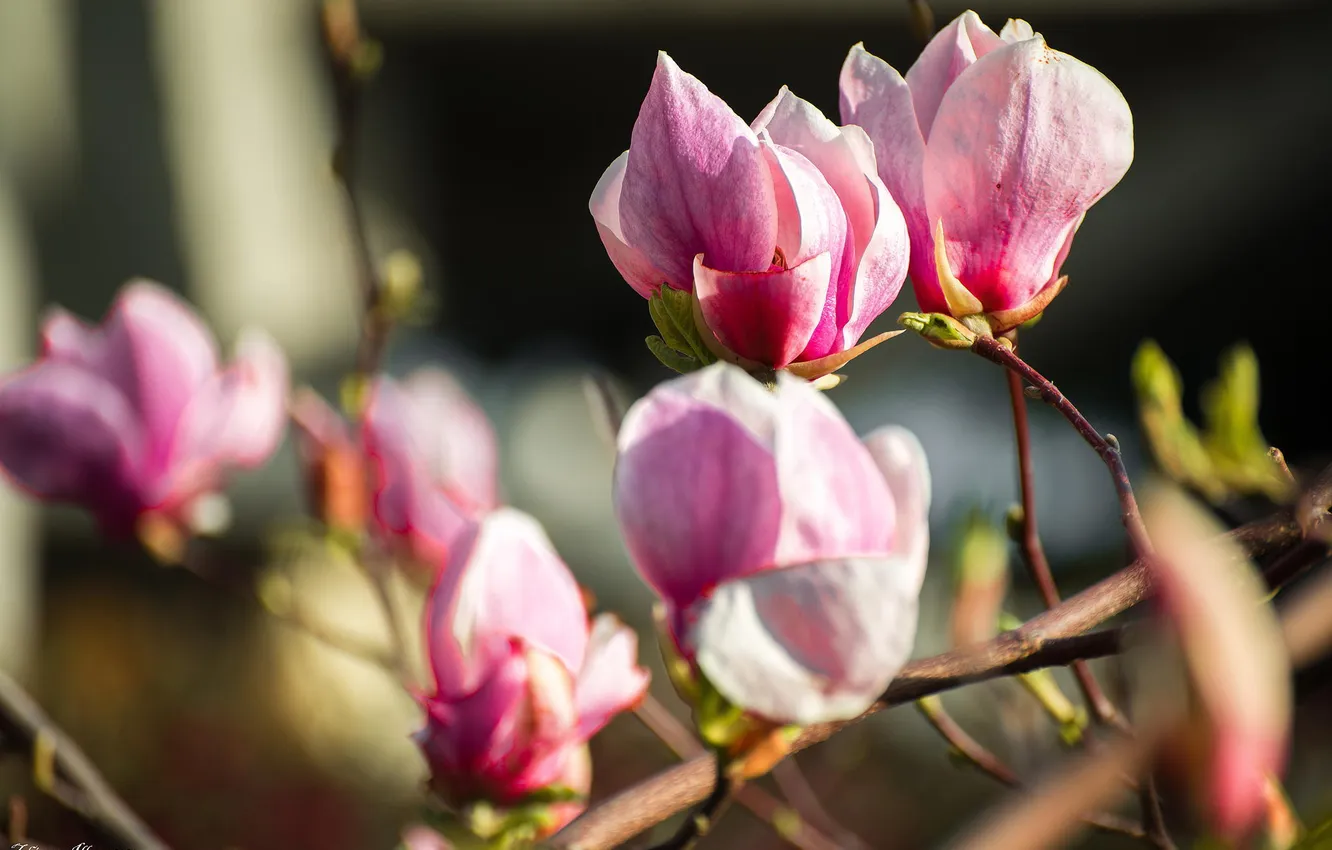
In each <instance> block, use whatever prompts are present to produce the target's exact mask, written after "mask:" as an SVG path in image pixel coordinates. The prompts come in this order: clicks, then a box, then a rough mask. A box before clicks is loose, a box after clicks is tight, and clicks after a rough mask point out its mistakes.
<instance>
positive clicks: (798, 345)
mask: <svg viewBox="0 0 1332 850" xmlns="http://www.w3.org/2000/svg"><path fill="white" fill-rule="evenodd" d="M831 274H832V258H831V257H830V256H829V255H828V254H826V253H824V254H819V255H818V256H816V257H814V258H812V259H810V260H807V261H805V262H804V263H802V264H801V265H798V266H795V267H794V268H790V269H783V270H781V271H772V272H724V271H718V270H716V269H713V268H709V267H707V266H705V265H703V255H702V254H699V255H698V259H697V260H696V262H695V264H694V285H695V286H696V287H697V288H698V299H699V307H700V308H701V309H702V311H703V318H704V320H705V321H706V322H707V324H708V328H709V329H710V330H711V331H712V332H713V334H715V335H716V337H717V339H718V340H719V341H720V342H721V343H722V345H725V346H726V347H727V348H729V349H730V350H731V351H734V352H735V353H736V354H739V355H740V356H741V357H746V358H748V359H750V360H755V361H757V362H759V363H765V364H768V365H770V366H772V367H773V368H777V369H780V368H782V367H783V366H786V365H787V364H789V363H791V362H792V361H794V360H795V359H797V358H798V357H799V356H800V355H801V352H803V351H805V350H806V347H807V346H808V345H809V342H810V337H811V335H812V334H813V333H814V329H815V328H817V327H818V326H819V323H820V322H821V321H822V320H823V318H824V310H825V308H826V307H827V301H828V289H829V284H830V277H831Z"/></svg>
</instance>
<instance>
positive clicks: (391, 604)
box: [321, 0, 411, 686]
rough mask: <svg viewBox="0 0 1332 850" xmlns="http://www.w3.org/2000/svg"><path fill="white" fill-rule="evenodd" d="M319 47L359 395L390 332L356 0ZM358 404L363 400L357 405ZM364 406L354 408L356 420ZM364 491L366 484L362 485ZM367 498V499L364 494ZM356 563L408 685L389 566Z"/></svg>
mask: <svg viewBox="0 0 1332 850" xmlns="http://www.w3.org/2000/svg"><path fill="white" fill-rule="evenodd" d="M321 14H322V23H323V32H324V45H325V47H326V48H327V51H328V59H329V66H330V68H331V70H332V76H333V89H334V100H335V102H336V105H337V140H336V142H335V143H334V147H333V173H334V175H335V176H336V177H337V179H338V183H339V184H340V185H341V187H342V194H343V197H344V199H345V202H346V208H347V224H348V229H349V230H350V232H351V243H352V249H353V251H354V252H355V255H356V278H357V285H358V289H359V291H360V294H361V302H362V303H361V334H360V339H359V340H358V342H357V346H356V366H355V376H356V378H357V379H358V380H359V381H360V382H361V385H360V387H358V391H362V390H363V389H364V387H365V386H366V385H368V383H369V382H370V381H371V380H372V379H373V378H374V376H375V374H376V373H377V372H378V371H379V367H380V362H381V361H382V360H383V357H384V351H385V349H386V348H387V347H388V338H389V333H390V332H391V331H392V329H393V321H392V317H391V315H390V312H389V311H388V310H387V309H385V305H384V303H383V301H384V284H383V281H382V280H381V279H380V275H379V272H378V270H377V269H376V268H375V262H374V256H373V254H372V252H371V250H370V238H369V231H368V229H367V228H366V222H365V213H364V210H363V209H362V206H361V200H360V195H359V193H358V192H357V187H356V166H357V157H356V153H357V143H358V141H359V138H360V129H361V126H360V125H361V120H360V119H361V94H362V90H363V89H364V86H365V82H366V80H367V78H368V76H369V74H368V72H367V70H366V68H365V67H364V66H363V62H364V58H365V54H366V52H367V47H368V45H369V44H370V42H369V41H368V40H367V39H366V37H365V33H364V32H363V31H362V30H361V22H360V17H359V15H358V14H357V11H356V2H355V0H324V3H323V6H322V8H321ZM362 401H363V400H362ZM362 412H363V405H361V404H358V405H357V407H356V411H355V417H354V418H355V419H359V418H360V417H361V415H362ZM367 486H368V484H367ZM367 496H369V494H367ZM360 561H361V564H362V567H363V568H364V569H365V573H366V575H367V576H368V577H369V579H370V582H371V583H372V584H373V585H374V588H375V596H376V598H378V600H379V603H380V607H381V608H382V609H383V611H384V619H385V621H386V622H387V624H388V631H389V640H390V646H391V649H390V653H391V656H390V657H391V663H392V666H393V670H394V671H395V672H396V673H397V674H398V677H399V678H400V679H401V680H402V682H403V684H405V685H408V686H410V685H411V676H410V673H409V671H408V662H407V646H406V643H405V638H404V637H403V630H402V628H401V622H402V619H401V616H400V612H399V610H398V605H397V602H396V600H395V599H394V596H393V590H392V588H391V587H390V585H389V579H390V576H391V574H392V571H393V570H392V565H391V564H390V563H388V562H387V561H386V560H385V559H384V558H383V557H382V556H381V554H380V553H379V552H376V551H373V548H372V547H371V546H370V545H369V544H368V542H363V543H362V546H361V550H360Z"/></svg>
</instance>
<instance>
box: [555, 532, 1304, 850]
mask: <svg viewBox="0 0 1332 850" xmlns="http://www.w3.org/2000/svg"><path fill="white" fill-rule="evenodd" d="M1227 536H1228V537H1230V538H1231V539H1232V540H1234V541H1235V542H1236V543H1238V544H1239V545H1240V546H1242V547H1243V548H1244V549H1245V551H1247V552H1248V553H1249V555H1250V556H1251V557H1253V558H1255V559H1260V558H1264V557H1266V556H1268V555H1272V554H1274V553H1281V552H1285V551H1287V550H1289V549H1291V548H1293V547H1294V546H1295V545H1296V544H1298V543H1299V542H1300V541H1301V539H1302V538H1301V531H1300V527H1299V525H1298V524H1297V523H1296V521H1295V517H1294V514H1293V512H1291V511H1283V512H1281V513H1279V514H1276V515H1275V516H1272V517H1269V518H1267V519H1264V520H1259V521H1257V522H1254V523H1250V524H1249V525H1246V526H1241V527H1240V528H1238V529H1235V530H1234V531H1231V532H1228V534H1227ZM1311 560H1312V558H1311ZM1151 592H1152V578H1151V574H1150V572H1149V570H1148V566H1147V564H1146V563H1145V562H1144V561H1142V560H1137V561H1134V562H1133V563H1132V564H1130V565H1129V566H1127V567H1125V568H1124V569H1122V570H1120V571H1119V572H1117V573H1115V574H1114V575H1112V576H1110V577H1109V578H1106V579H1104V580H1102V581H1101V582H1099V583H1097V584H1094V585H1092V586H1091V587H1089V588H1087V589H1086V590H1084V591H1082V592H1081V593H1079V594H1077V595H1075V596H1071V597H1069V598H1068V599H1067V600H1065V601H1064V602H1063V603H1061V604H1060V605H1058V606H1056V607H1054V608H1052V609H1050V610H1049V611H1046V612H1044V613H1042V614H1040V615H1038V616H1037V617H1035V618H1033V619H1031V620H1029V621H1028V622H1026V623H1025V624H1023V626H1022V627H1021V628H1019V629H1015V630H1013V631H1010V632H1005V633H1003V634H1001V635H999V636H998V637H996V638H994V639H993V640H991V641H988V642H986V643H984V644H981V645H979V646H977V647H968V648H963V649H956V650H952V651H950V652H945V653H943V654H941V655H936V656H933V657H931V658H924V659H920V660H917V661H913V662H911V663H909V664H907V665H906V667H904V668H903V670H902V672H901V673H900V674H899V675H898V677H897V678H896V679H895V680H894V681H893V683H892V684H891V685H889V686H888V689H887V690H886V691H885V692H884V694H883V696H882V697H880V699H879V701H878V702H876V703H875V704H874V705H873V706H871V707H870V709H869V710H868V711H867V712H866V713H865V715H863V716H868V715H871V714H874V713H877V712H879V711H882V710H883V709H885V708H889V707H891V706H894V705H900V704H902V703H904V702H910V701H912V700H916V699H919V698H920V697H923V696H928V695H929V694H934V693H940V692H942V691H946V690H950V689H953V688H957V687H960V686H962V685H965V684H970V683H972V682H978V681H983V680H986V679H993V678H997V677H1000V676H1006V675H1011V674H1014V673H1021V672H1026V671H1028V670H1035V669H1039V668H1041V667H1054V666H1062V665H1067V664H1069V663H1071V662H1072V661H1074V660H1077V659H1080V658H1083V659H1088V658H1096V657H1100V656H1104V655H1108V654H1111V653H1113V652H1116V651H1118V650H1119V648H1120V641H1121V640H1122V633H1121V632H1120V631H1118V630H1110V631H1104V632H1096V633H1093V634H1084V633H1085V632H1087V631H1089V630H1090V629H1093V628H1095V627H1096V626H1098V625H1100V624H1102V623H1104V622H1105V621H1107V620H1109V619H1110V618H1112V617H1114V616H1116V615H1118V614H1120V613H1122V612H1124V611H1126V610H1128V609H1129V608H1131V607H1133V606H1134V605H1136V604H1138V603H1139V602H1141V601H1143V600H1144V599H1146V598H1147V597H1148V596H1150V595H1151ZM859 719H860V718H857V719H856V720H851V721H846V722H841V723H825V724H819V725H816V726H811V727H809V728H807V729H806V730H805V731H804V732H803V733H802V734H801V736H800V737H799V738H798V739H797V740H796V741H795V744H794V747H793V751H799V750H802V749H805V748H806V747H810V746H813V745H814V744H817V743H819V742H820V741H824V740H826V739H827V738H829V737H831V736H832V735H834V734H836V733H837V732H839V731H840V730H842V729H843V728H845V727H846V726H849V725H850V724H852V723H855V722H857V720H859ZM715 770H716V767H715V764H714V760H713V759H712V757H711V756H701V757H698V758H695V759H691V760H690V761H688V762H686V763H685V764H682V765H679V766H677V767H674V768H671V769H669V770H666V771H663V772H662V773H659V774H657V775H656V776H654V777H651V778H649V779H647V780H645V781H643V782H641V783H639V784H638V785H635V786H633V787H631V788H628V789H626V790H625V791H623V792H621V793H620V794H617V795H616V796H614V797H612V798H611V799H609V800H607V801H606V802H604V803H602V804H601V805H599V806H596V807H594V808H592V809H590V810H589V811H587V812H586V813H584V814H583V816H582V817H580V818H578V820H576V821H574V822H573V823H572V824H570V825H569V826H567V827H565V828H564V829H563V830H562V831H561V832H560V833H558V834H557V835H555V836H554V837H553V838H552V839H550V842H549V844H548V846H550V847H553V848H565V850H608V848H612V847H618V846H620V845H621V844H623V843H624V842H625V841H627V840H628V839H630V838H632V837H633V836H635V835H638V834H639V833H640V832H642V831H644V830H646V829H648V828H649V827H651V826H653V825H655V824H658V823H660V822H662V821H663V820H665V819H667V818H669V817H670V816H672V815H674V814H676V813H677V812H680V811H682V810H684V809H686V808H688V807H689V806H691V805H694V804H696V803H697V802H699V801H700V800H702V799H703V798H704V797H705V796H707V794H708V792H709V791H710V790H711V789H712V787H713V783H712V778H713V774H714V772H715Z"/></svg>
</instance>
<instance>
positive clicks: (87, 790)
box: [0, 672, 167, 850]
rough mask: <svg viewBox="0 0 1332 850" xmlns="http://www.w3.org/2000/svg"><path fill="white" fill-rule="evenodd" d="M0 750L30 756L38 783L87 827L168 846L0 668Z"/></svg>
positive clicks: (150, 847) (157, 849)
mask: <svg viewBox="0 0 1332 850" xmlns="http://www.w3.org/2000/svg"><path fill="white" fill-rule="evenodd" d="M0 749H3V750H7V751H23V752H27V753H29V754H30V755H31V758H32V761H33V775H34V778H35V779H36V780H37V784H38V786H39V787H42V788H43V790H45V791H47V792H48V793H51V794H52V795H53V796H55V797H56V799H58V800H59V801H60V803H61V804H62V805H63V806H65V807H66V808H67V809H69V810H71V811H72V812H74V813H75V814H77V815H78V816H79V818H80V819H82V820H83V821H84V822H85V823H86V824H87V825H88V826H89V827H91V828H93V829H95V830H96V831H97V832H98V833H100V834H102V835H104V836H106V837H107V839H108V840H109V841H112V842H114V843H116V844H119V845H122V846H125V847H131V848H135V850H167V845H166V844H165V842H163V841H162V839H160V838H158V837H157V836H156V835H155V834H153V831H152V830H151V829H149V828H148V825H147V824H146V823H144V822H143V820H142V819H141V818H140V817H139V816H138V815H137V814H135V813H134V810H133V809H131V808H130V807H129V805H128V804H126V802H125V801H124V800H122V799H121V798H120V796H119V795H118V794H116V792H115V789H113V788H112V787H111V785H110V784H109V783H108V782H107V781H106V779H104V778H103V777H102V774H101V772H100V771H98V769H97V767H96V766H95V765H94V764H93V763H92V761H91V760H90V759H89V758H88V757H87V756H86V755H84V753H83V750H81V749H79V746H78V744H76V743H74V741H73V740H72V739H70V737H69V736H68V735H66V734H65V733H64V732H63V731H62V730H61V729H60V727H58V726H56V724H55V723H54V722H52V720H51V718H50V717H48V716H47V714H46V712H44V711H42V708H41V706H39V705H38V704H37V702H36V701H35V700H34V699H33V698H32V697H31V696H29V695H28V693H27V691H25V690H23V688H21V687H20V686H19V684H18V683H17V682H15V681H14V680H13V679H10V678H9V677H8V676H6V675H5V674H4V673H3V672H0Z"/></svg>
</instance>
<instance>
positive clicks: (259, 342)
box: [180, 328, 288, 467]
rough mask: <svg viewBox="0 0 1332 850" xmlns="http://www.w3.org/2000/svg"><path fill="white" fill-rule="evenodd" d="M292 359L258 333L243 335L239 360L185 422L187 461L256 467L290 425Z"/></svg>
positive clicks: (249, 331) (202, 393)
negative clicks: (205, 460)
mask: <svg viewBox="0 0 1332 850" xmlns="http://www.w3.org/2000/svg"><path fill="white" fill-rule="evenodd" d="M287 380H288V379H287V358H286V356H285V355H284V354H283V353H282V349H281V348H279V347H278V344H277V342H276V341H275V340H274V339H273V338H272V337H271V336H269V335H268V334H267V333H265V332H263V331H260V330H258V329H255V328H247V329H245V330H244V331H242V332H241V336H240V338H239V339H238V340H237V342H236V359H235V361H234V362H233V363H232V365H231V366H230V368H228V369H227V370H226V371H225V372H222V373H221V374H220V375H218V376H216V378H215V379H214V381H213V382H211V386H209V387H207V388H205V389H203V390H201V391H200V393H199V397H198V398H196V399H195V401H194V403H193V404H191V406H190V408H189V410H188V412H187V414H186V416H185V417H184V418H183V421H182V423H181V431H182V434H181V441H182V442H181V446H180V449H181V455H182V457H181V459H182V460H198V459H201V458H206V459H207V460H208V461H210V462H213V463H219V464H221V463H232V464H236V465H237V466H243V467H255V466H259V465H260V464H262V463H263V462H264V461H265V460H267V459H268V457H269V456H270V455H272V454H273V452H274V451H275V450H276V449H277V447H278V444H279V443H280V442H282V435H283V433H284V432H285V431H286V425H287V387H288V382H287Z"/></svg>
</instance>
